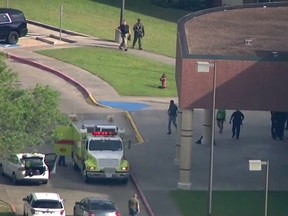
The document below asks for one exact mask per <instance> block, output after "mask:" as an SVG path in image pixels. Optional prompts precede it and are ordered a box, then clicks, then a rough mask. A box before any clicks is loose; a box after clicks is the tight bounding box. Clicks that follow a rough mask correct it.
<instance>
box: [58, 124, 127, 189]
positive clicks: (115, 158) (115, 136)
mask: <svg viewBox="0 0 288 216" xmlns="http://www.w3.org/2000/svg"><path fill="white" fill-rule="evenodd" d="M124 133H125V130H122V129H119V127H118V126H117V125H115V124H111V123H96V122H93V121H86V122H83V121H82V122H81V123H80V122H73V123H72V122H71V124H70V126H62V127H58V128H57V129H56V134H57V135H56V137H58V138H57V142H56V146H58V147H56V150H57V149H58V150H57V153H59V154H62V153H63V154H64V152H65V155H68V154H70V155H71V157H72V161H73V168H74V169H75V170H80V172H81V174H82V177H83V180H84V182H85V183H87V182H90V181H92V180H93V179H117V180H120V181H122V182H123V183H125V184H127V182H128V179H129V176H130V173H129V162H128V161H127V160H126V159H125V157H124V148H125V146H124V144H123V140H122V138H123V136H124ZM71 143H72V144H71ZM70 147H71V148H70ZM61 152H62V153H61Z"/></svg>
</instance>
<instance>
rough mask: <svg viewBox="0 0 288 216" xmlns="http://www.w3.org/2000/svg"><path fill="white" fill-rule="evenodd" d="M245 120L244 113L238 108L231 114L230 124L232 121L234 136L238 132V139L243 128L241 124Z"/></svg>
mask: <svg viewBox="0 0 288 216" xmlns="http://www.w3.org/2000/svg"><path fill="white" fill-rule="evenodd" d="M243 120H244V115H243V113H242V112H240V110H236V111H235V112H233V114H232V115H231V118H230V124H231V122H232V138H234V137H235V134H236V139H239V136H240V128H241V125H243Z"/></svg>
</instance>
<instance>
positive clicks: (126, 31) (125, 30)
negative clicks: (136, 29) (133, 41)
mask: <svg viewBox="0 0 288 216" xmlns="http://www.w3.org/2000/svg"><path fill="white" fill-rule="evenodd" d="M118 30H119V31H120V32H121V38H122V42H121V44H120V46H119V49H121V50H125V51H127V50H128V48H127V40H128V38H129V37H131V31H130V28H129V25H128V24H127V22H126V21H125V20H123V22H122V24H121V25H120V26H119V27H118Z"/></svg>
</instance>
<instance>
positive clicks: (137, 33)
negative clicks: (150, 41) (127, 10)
mask: <svg viewBox="0 0 288 216" xmlns="http://www.w3.org/2000/svg"><path fill="white" fill-rule="evenodd" d="M133 31H134V40H133V45H132V48H133V49H134V46H135V44H136V42H137V40H138V45H139V50H142V49H143V48H142V38H143V37H144V35H145V30H144V25H143V24H142V23H141V19H140V18H138V19H137V23H136V24H135V25H134V26H133Z"/></svg>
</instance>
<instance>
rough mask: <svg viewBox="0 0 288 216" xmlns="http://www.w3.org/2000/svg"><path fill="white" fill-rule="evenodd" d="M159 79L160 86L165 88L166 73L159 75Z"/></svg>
mask: <svg viewBox="0 0 288 216" xmlns="http://www.w3.org/2000/svg"><path fill="white" fill-rule="evenodd" d="M160 81H161V84H162V85H161V88H166V87H167V77H166V74H165V73H163V74H162V76H161V77H160Z"/></svg>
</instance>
